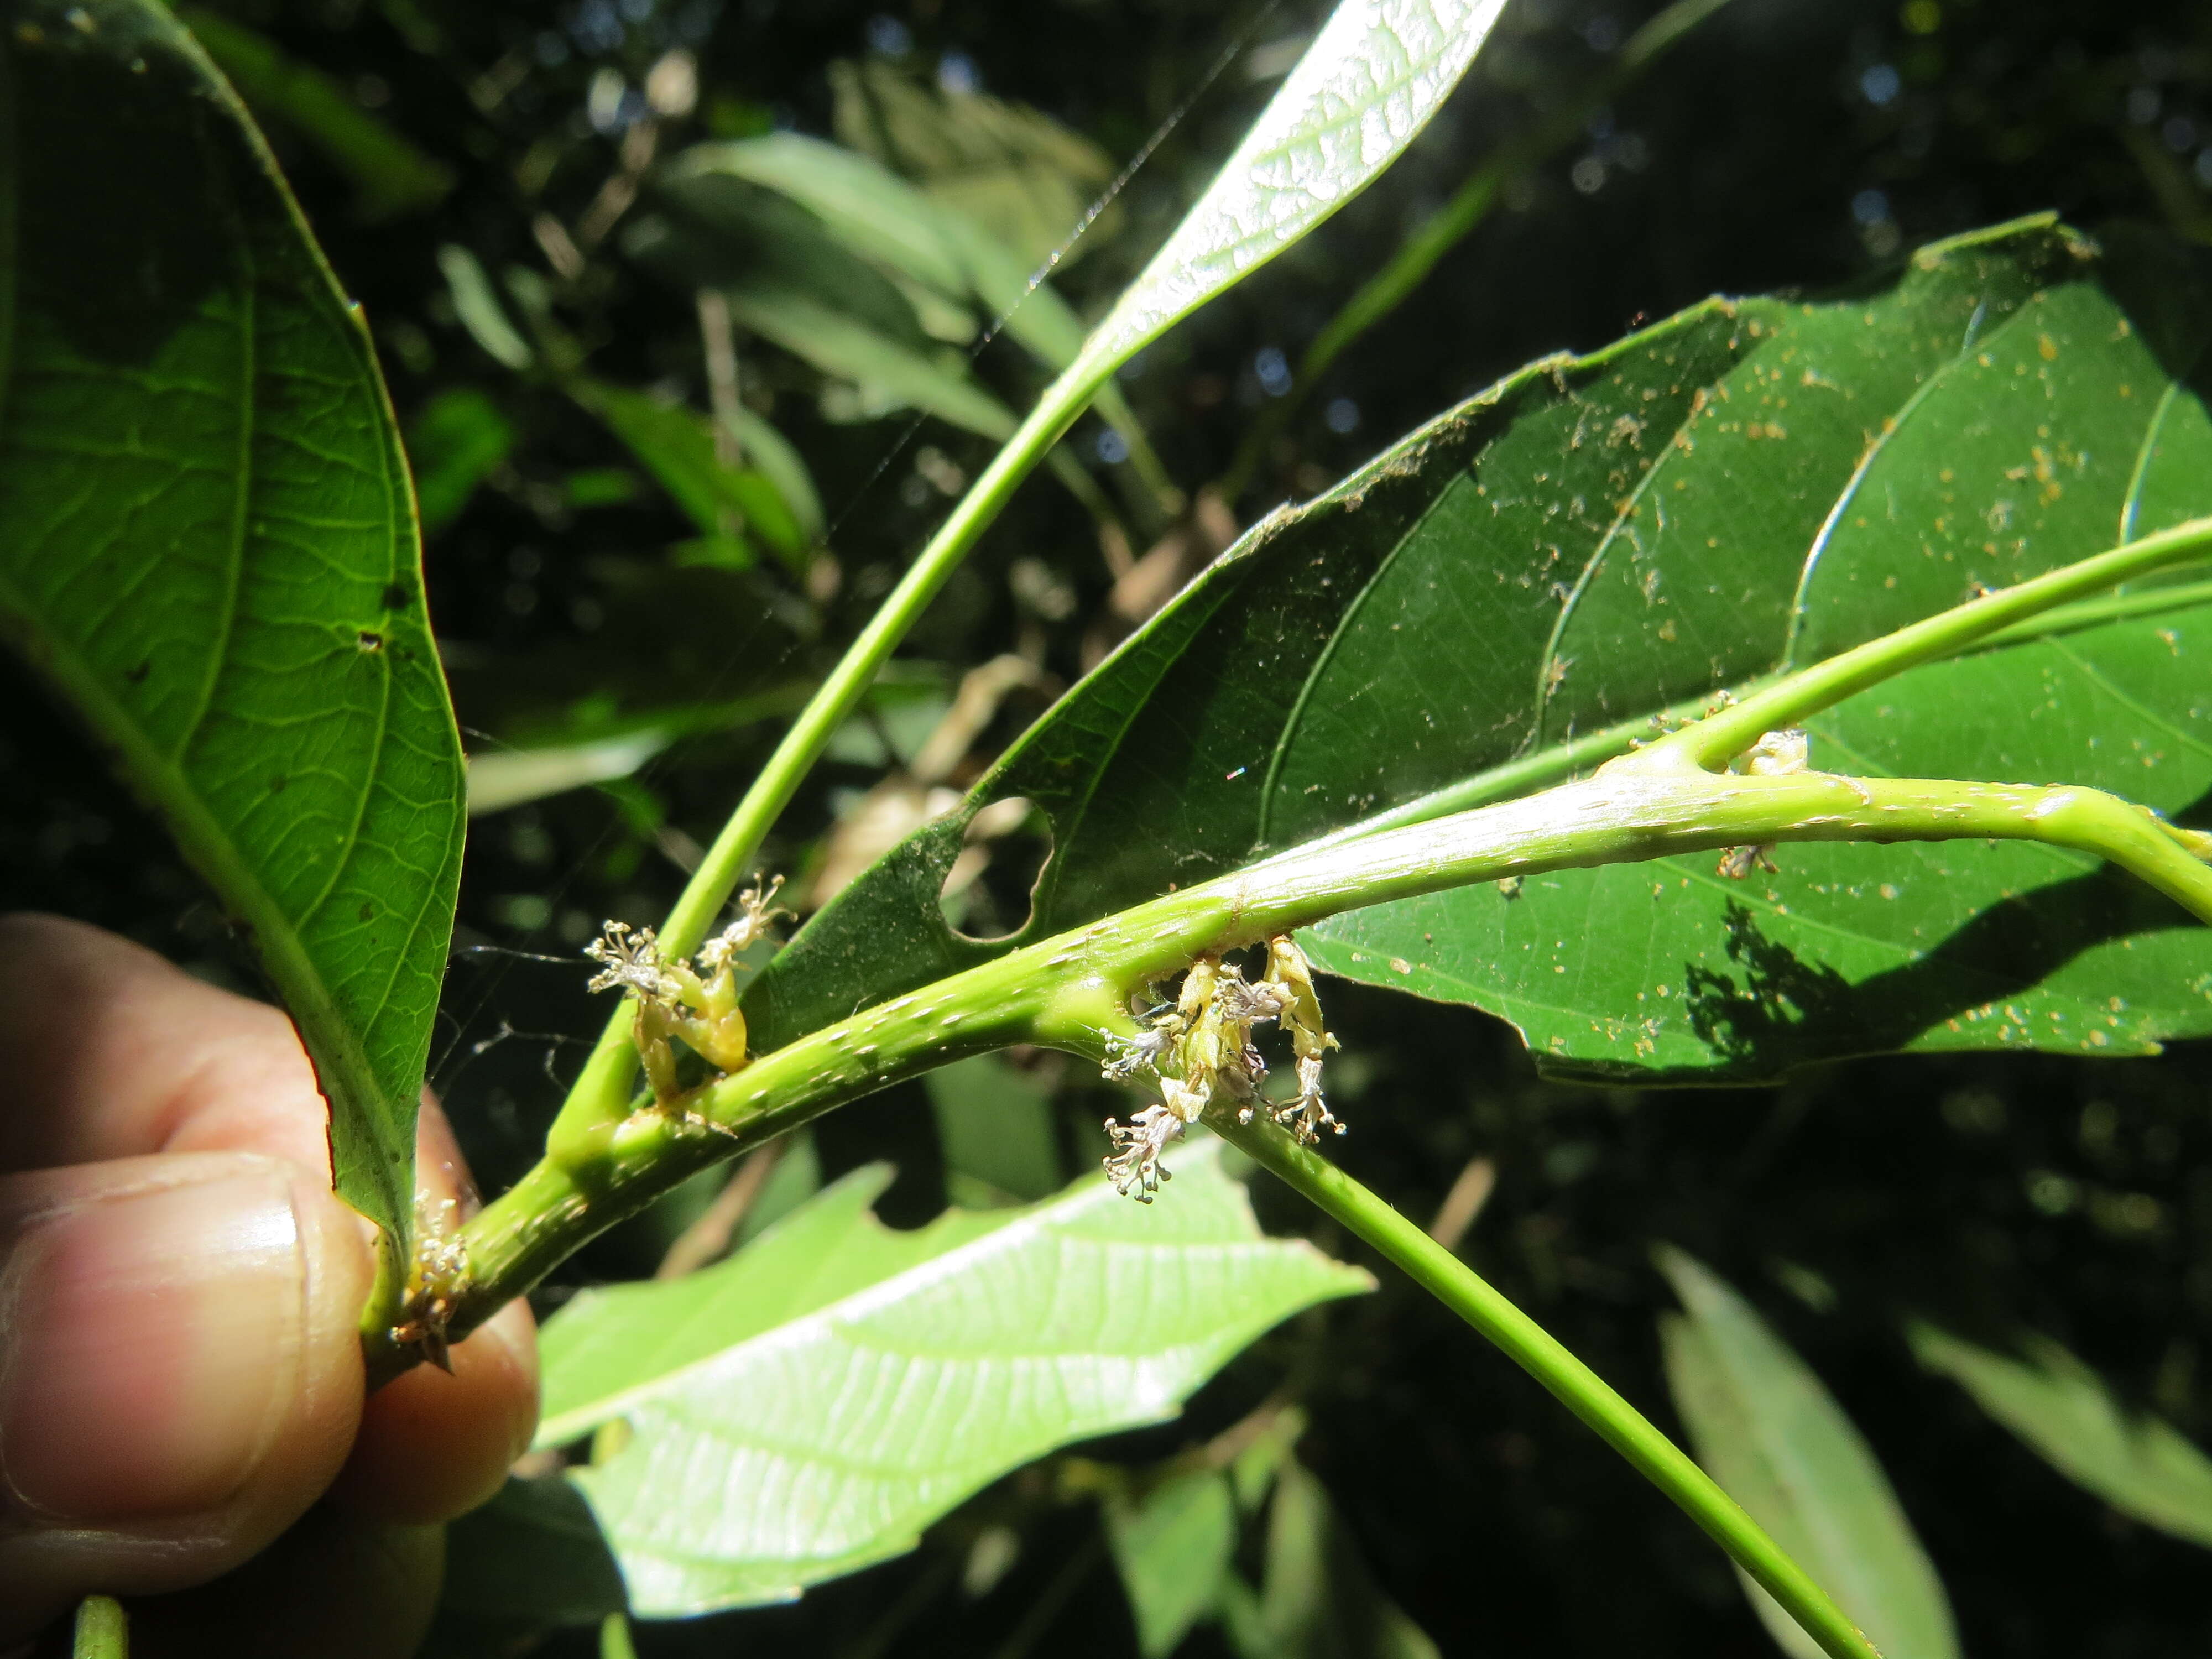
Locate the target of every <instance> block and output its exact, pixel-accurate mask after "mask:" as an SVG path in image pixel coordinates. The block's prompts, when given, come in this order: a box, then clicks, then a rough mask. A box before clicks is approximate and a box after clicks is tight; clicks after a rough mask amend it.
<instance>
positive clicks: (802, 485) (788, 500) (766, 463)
mask: <svg viewBox="0 0 2212 1659" xmlns="http://www.w3.org/2000/svg"><path fill="white" fill-rule="evenodd" d="M731 423H732V428H733V430H734V432H735V434H736V436H737V440H738V453H740V454H742V455H743V456H744V459H745V460H746V462H747V464H748V465H750V466H751V467H752V469H753V470H754V471H757V472H758V473H759V474H760V475H761V477H763V478H766V479H767V480H768V481H769V483H770V484H772V485H773V486H775V493H776V494H777V495H781V496H782V497H783V504H784V506H785V507H786V508H787V509H788V511H789V512H790V513H791V517H792V520H793V522H794V523H795V524H797V525H798V526H799V539H800V540H801V541H803V542H804V543H805V544H806V545H807V546H809V547H815V546H818V545H820V544H821V542H822V540H823V538H824V537H825V536H827V535H828V534H829V515H828V514H827V513H823V510H822V496H821V493H820V492H819V491H817V489H815V488H814V475H813V474H812V473H811V472H810V471H807V467H806V463H805V460H804V459H801V457H800V455H799V451H798V450H797V449H796V448H795V447H793V444H792V441H791V440H790V439H788V438H787V437H785V436H784V435H783V434H782V433H781V432H780V431H778V430H777V429H776V428H775V426H774V425H773V424H771V423H770V422H769V420H768V418H767V417H766V416H762V415H757V414H755V413H754V412H753V411H752V410H750V409H747V408H745V407H744V406H743V405H742V404H741V405H739V407H738V412H737V414H736V415H735V416H732V422H731Z"/></svg>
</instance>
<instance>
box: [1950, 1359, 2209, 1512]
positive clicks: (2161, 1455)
mask: <svg viewBox="0 0 2212 1659" xmlns="http://www.w3.org/2000/svg"><path fill="white" fill-rule="evenodd" d="M1907 1334H1909V1335H1910V1337H1911V1340H1912V1352H1913V1353H1914V1354H1915V1355H1916V1356H1917V1357H1918V1358H1919V1361H1920V1363H1921V1364H1923V1365H1925V1366H1926V1367H1927V1368H1928V1369H1929V1370H1931V1371H1935V1372H1936V1373H1937V1374H1938V1375H1940V1376H1948V1377H1949V1378H1950V1379H1951V1380H1952V1381H1953V1382H1954V1383H1957V1384H1958V1385H1959V1386H1960V1388H1962V1389H1966V1392H1967V1393H1968V1394H1970V1395H1972V1396H1973V1397H1974V1401H1975V1403H1976V1404H1978V1405H1979V1406H1980V1407H1981V1408H1982V1409H1983V1410H1984V1411H1985V1412H1987V1413H1989V1414H1990V1416H1991V1417H1993V1418H1995V1419H1996V1420H1997V1421H1998V1422H2000V1423H2002V1424H2003V1425H2005V1427H2007V1428H2008V1429H2010V1430H2011V1431H2013V1432H2014V1433H2015V1434H2016V1435H2018V1436H2019V1437H2021V1440H2022V1441H2023V1442H2025V1443H2027V1446H2028V1447H2029V1448H2030V1449H2033V1451H2034V1452H2035V1453H2036V1454H2037V1455H2039V1456H2040V1457H2041V1458H2042V1459H2043V1460H2044V1461H2045V1462H2047V1463H2049V1464H2050V1465H2051V1467H2052V1468H2055V1469H2057V1471H2058V1472H2059V1473H2060V1474H2063V1475H2064V1476H2065V1477H2066V1478H2067V1479H2068V1480H2071V1481H2073V1482H2074V1483H2075V1485H2076V1486H2081V1488H2083V1489H2084V1490H2085V1491H2087V1492H2094V1493H2095V1494H2096V1495H2097V1496H2098V1497H2100V1498H2103V1499H2104V1500H2105V1501H2106V1503H2107V1504H2111V1505H2112V1507H2113V1508H2114V1509H2116V1510H2119V1511H2120V1513H2121V1514H2123V1515H2127V1516H2133V1517H2134V1518H2135V1519H2136V1520H2138V1521H2141V1522H2145V1523H2146V1524H2148V1525H2149V1526H2154V1527H2156V1528H2158V1529H2159V1530H2160V1531H2161V1532H2167V1533H2171V1534H2173V1535H2174V1536H2175V1537H2176V1538H2185V1539H2187V1540H2188V1541H2190V1542H2191V1543H2192V1544H2202V1545H2203V1546H2205V1547H2207V1548H2212V1458H2208V1457H2206V1456H2205V1455H2204V1454H2203V1451H2201V1450H2199V1449H2197V1446H2196V1445H2195V1444H2194V1443H2192V1442H2191V1441H2190V1440H2189V1439H2188V1438H2187V1437H2185V1436H2184V1435H2183V1434H2182V1433H2181V1432H2180V1431H2179V1430H2177V1429H2175V1428H2174V1427H2173V1425H2171V1424H2169V1423H2167V1422H2166V1421H2164V1420H2163V1419H2160V1418H2156V1417H2151V1416H2148V1415H2142V1414H2138V1413H2134V1412H2131V1411H2130V1410H2129V1409H2128V1407H2126V1406H2125V1405H2124V1404H2123V1403H2122V1402H2121V1401H2120V1400H2119V1399H2118V1397H2117V1396H2115V1395H2114V1394H2113V1393H2112V1389H2110V1388H2109V1387H2107V1386H2106V1383H2105V1381H2104V1379H2103V1378H2102V1377H2100V1376H2098V1375H2097V1373H2096V1372H2094V1371H2093V1370H2090V1369H2089V1367H2088V1366H2087V1365H2085V1364H2082V1363H2081V1361H2080V1360H2079V1359H2077V1358H2075V1357H2074V1355H2072V1354H2071V1353H2069V1352H2067V1351H2066V1350H2065V1349H2064V1348H2062V1347H2061V1346H2058V1344H2057V1343H2056V1342H2053V1341H2051V1340H2049V1339H2048V1338H2046V1337H2034V1338H2031V1339H2029V1340H2027V1342H2026V1343H2025V1344H2024V1345H2023V1347H2022V1351H2021V1353H2020V1354H2018V1355H2017V1356H2015V1355H2012V1354H2003V1353H1995V1352H1991V1351H1990V1350H1989V1349H1987V1348H1984V1347H1978V1346H1976V1345H1974V1344H1973V1343H1971V1342H1965V1341H1961V1340H1960V1339H1959V1338H1957V1337H1955V1336H1953V1335H1951V1334H1948V1332H1945V1331H1941V1330H1938V1329H1936V1328H1935V1327H1934V1326H1932V1325H1923V1324H1915V1325H1913V1326H1912V1327H1911V1328H1910V1330H1909V1331H1908V1333H1907Z"/></svg>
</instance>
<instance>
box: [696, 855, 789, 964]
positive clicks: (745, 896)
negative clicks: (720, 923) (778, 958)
mask: <svg viewBox="0 0 2212 1659" xmlns="http://www.w3.org/2000/svg"><path fill="white" fill-rule="evenodd" d="M754 879H755V880H759V878H758V877H755V878H754ZM782 890H783V878H782V877H781V876H778V877H776V878H775V880H773V881H770V882H767V883H765V884H763V885H761V886H758V887H748V888H746V889H745V890H744V892H742V893H740V894H738V913H739V914H738V919H737V920H736V921H733V922H732V923H731V924H730V925H729V926H728V927H725V928H724V929H723V930H722V931H721V932H720V933H717V934H715V935H714V938H712V939H708V941H707V942H706V943H705V944H704V945H701V946H700V947H699V957H698V962H699V967H700V969H701V971H702V972H703V973H705V974H707V975H709V976H711V975H715V974H719V973H720V972H721V971H722V969H725V968H726V967H728V966H729V964H730V963H731V961H732V958H734V957H737V956H738V955H740V954H741V953H742V952H744V951H746V950H747V949H749V948H750V947H751V946H752V945H757V944H758V943H759V942H760V941H761V940H762V939H766V938H767V937H768V932H769V927H771V926H773V925H774V923H775V919H776V918H777V917H778V916H785V917H788V916H790V915H791V914H792V913H791V912H790V911H788V910H780V909H778V908H775V896H776V895H777V894H778V893H780V892H781V891H782Z"/></svg>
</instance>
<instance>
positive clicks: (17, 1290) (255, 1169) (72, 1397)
mask: <svg viewBox="0 0 2212 1659" xmlns="http://www.w3.org/2000/svg"><path fill="white" fill-rule="evenodd" d="M148 1162H150V1160H148ZM134 1163H135V1164H137V1172H136V1173H135V1174H134V1176H133V1177H132V1178H131V1180H130V1181H129V1182H128V1183H127V1184H125V1185H122V1186H120V1187H118V1188H116V1189H113V1190H110V1191H106V1192H102V1191H100V1190H98V1189H97V1188H93V1189H91V1190H88V1191H86V1192H83V1193H81V1194H75V1195H73V1196H72V1197H71V1199H70V1201H69V1202H68V1203H67V1204H66V1205H65V1206H61V1207H58V1208H57V1209H55V1210H54V1211H52V1212H50V1213H47V1214H45V1215H42V1216H40V1217H39V1218H36V1219H35V1220H33V1222H32V1223H31V1225H29V1226H28V1227H27V1229H26V1230H25V1231H23V1232H22V1233H21V1234H20V1235H19V1236H18V1237H17V1238H16V1240H15V1244H14V1246H13V1247H12V1249H10V1250H9V1259H8V1262H7V1265H6V1267H5V1269H4V1273H0V1322H4V1323H5V1325H6V1326H7V1327H8V1330H9V1340H8V1344H7V1358H6V1369H5V1372H4V1375H0V1475H4V1477H5V1480H6V1482H7V1485H8V1487H9V1491H10V1492H12V1494H13V1495H14V1497H15V1500H16V1502H17V1504H19V1505H20V1506H21V1508H22V1509H24V1510H29V1511H31V1512H32V1513H33V1515H35V1516H39V1517H40V1518H43V1519H44V1520H46V1521H47V1522H49V1523H62V1524H74V1525H78V1526H99V1525H108V1524H113V1523H115V1522H123V1521H127V1520H139V1519H147V1518H154V1517H159V1516H177V1515H189V1514H194V1513H197V1512H200V1511H203V1510H210V1509H213V1508H216V1506H218V1505H220V1504H222V1502H223V1501H224V1500H225V1499H226V1498H229V1497H230V1496H231V1495H232V1494H233V1493H234V1492H237V1491H238V1490H239V1488H240V1486H242V1485H243V1484H244V1483H245V1481H246V1479H247V1478H248V1477H249V1476H250V1475H252V1473H253V1471H254V1469H255V1468H256V1466H257V1465H258V1463H259V1462H260V1460H261V1458H262V1456H263V1455H264V1453H265V1452H266V1450H267V1448H268V1444H269V1442H270V1437H271V1435H272V1433H273V1431H274V1430H275V1428H276V1423H277V1419H278V1416H279V1411H278V1408H279V1407H280V1406H282V1405H283V1403H284V1402H285V1401H286V1400H287V1399H288V1397H289V1394H290V1392H291V1390H292V1389H294V1388H295V1386H296V1382H295V1379H296V1376H297V1372H298V1366H299V1359H300V1354H301V1346H302V1341H303V1338H304V1326H305V1318H306V1312H305V1302H304V1294H303V1293H304V1291H305V1287H306V1281H307V1266H306V1261H305V1256H304V1253H303V1251H302V1248H301V1236H300V1224H299V1220H298V1218H297V1216H296V1215H295V1212H294V1210H293V1205H292V1191H291V1184H292V1183H291V1173H290V1170H289V1166H287V1165H285V1164H280V1163H278V1162H276V1161H275V1160H273V1159H266V1158H252V1157H248V1156H245V1155H242V1154H222V1155H207V1156H203V1157H193V1158H177V1159H168V1160H163V1163H164V1164H165V1165H167V1167H166V1168H164V1169H163V1170H161V1172H160V1173H158V1174H155V1175H153V1176H148V1175H147V1174H146V1173H145V1165H144V1162H140V1161H137V1160H134ZM97 1167H98V1166H93V1168H94V1169H96V1168H97ZM89 1173H90V1170H88V1174H89Z"/></svg>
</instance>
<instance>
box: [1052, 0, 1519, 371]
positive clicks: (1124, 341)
mask: <svg viewBox="0 0 2212 1659" xmlns="http://www.w3.org/2000/svg"><path fill="white" fill-rule="evenodd" d="M1504 8H1505V0H1341V3H1340V4H1339V5H1338V7H1337V8H1336V9H1335V10H1334V12H1332V13H1331V14H1330V15H1329V20H1328V22H1327V23H1325V24H1323V25H1322V29H1321V32H1320V33H1318V34H1316V36H1315V37H1314V41H1313V44H1312V45H1311V46H1308V47H1307V48H1306V52H1305V56H1304V57H1303V58H1300V59H1299V60H1298V64H1297V68H1295V69H1293V70H1291V73H1290V75H1289V76H1288V77H1287V78H1286V79H1285V81H1284V82H1283V84H1282V85H1281V86H1280V87H1279V88H1277V89H1276V92H1275V95H1274V96H1273V98H1271V99H1269V100H1267V108H1266V109H1264V110H1262V111H1261V113H1260V118H1259V119H1258V120H1257V121H1255V123H1253V125H1252V128H1251V130H1250V131H1248V132H1247V133H1246V134H1245V135H1244V137H1243V142H1242V143H1239V144H1238V145H1237V149H1236V150H1235V151H1234V152H1233V153H1232V154H1231V155H1230V157H1229V160H1228V161H1226V162H1225V163H1224V164H1223V165H1222V168H1221V171H1220V173H1218V175H1216V177H1215V179H1214V180H1213V182H1212V185H1209V186H1208V187H1207V189H1206V194H1205V195H1204V196H1202V197H1200V198H1199V201H1198V204H1197V205H1196V206H1194V208H1192V209H1191V210H1190V211H1189V212H1188V214H1186V215H1185V216H1183V220H1182V223H1181V224H1179V225H1177V226H1176V229H1175V233H1174V234H1172V235H1170V237H1169V238H1168V240H1167V241H1166V243H1165V244H1164V246H1162V247H1161V249H1160V251H1159V252H1158V253H1156V254H1154V255H1153V256H1152V263H1151V264H1147V265H1146V267H1145V269H1144V271H1143V273H1142V274H1141V275H1139V276H1138V278H1137V280H1136V281H1135V282H1134V283H1131V284H1130V285H1129V287H1128V288H1127V289H1125V290H1124V291H1123V293H1122V295H1121V298H1120V299H1119V300H1118V301H1115V306H1114V309H1113V310H1112V311H1110V312H1109V313H1107V316H1106V320H1105V321H1103V323H1101V324H1100V325H1098V327H1097V330H1096V331H1094V332H1093V333H1092V335H1091V339H1090V341H1089V343H1087V344H1086V345H1085V347H1084V356H1085V357H1086V358H1089V359H1091V361H1093V362H1109V363H1111V362H1121V361H1122V360H1123V359H1124V358H1126V357H1127V356H1129V354H1130V353H1132V352H1133V351H1135V350H1136V349H1138V348H1139V347H1140V346H1142V345H1143V344H1144V343H1146V341H1148V340H1151V339H1153V338H1155V337H1158V335H1160V334H1162V333H1164V332H1165V331H1167V330H1168V329H1169V328H1170V326H1172V325H1174V324H1175V323H1176V320H1177V319H1181V318H1183V317H1187V316H1188V315H1189V314H1190V313H1192V312H1193V311H1195V310H1196V309H1197V308H1198V307H1200V306H1202V305H1204V304H1205V303H1206V301H1208V300H1210V299H1212V297H1213V296H1214V295H1217V294H1218V293H1220V292H1221V291H1222V290H1223V289H1226V288H1229V287H1231V286H1232V285H1233V284H1235V283H1238V282H1240V281H1242V280H1243V278H1244V277H1245V276H1248V275H1249V274H1250V273H1251V272H1252V271H1253V270H1255V269H1256V268H1258V267H1259V266H1260V265H1261V264H1266V263H1267V261H1268V260H1269V259H1272V258H1274V257H1275V255H1277V254H1278V253H1280V252H1282V251H1283V250H1284V249H1285V248H1286V247H1288V246H1291V244H1292V243H1293V242H1295V241H1297V240H1298V239H1299V238H1300V237H1302V236H1304V234H1306V233H1307V232H1309V231H1310V230H1311V229H1312V228H1314V227H1315V226H1316V225H1317V224H1319V223H1320V222H1322V220H1324V219H1326V218H1328V216H1329V215H1330V214H1332V213H1334V212H1335V211H1336V210H1337V209H1339V208H1340V207H1342V206H1343V205H1344V204H1346V202H1348V201H1350V200H1351V199H1352V197H1354V196H1356V195H1358V193H1359V191H1362V190H1364V189H1365V188H1366V186H1367V185H1369V184H1370V183H1371V182H1372V181H1373V180H1374V179H1375V178H1376V175H1377V174H1379V173H1381V172H1382V171H1383V168H1385V167H1389V165H1390V163H1391V162H1392V161H1395V160H1397V158H1398V156H1399V155H1400V153H1401V151H1403V150H1404V149H1405V148H1406V146H1407V144H1409V143H1413V138H1414V136H1415V135H1416V134H1418V133H1419V131H1420V130H1421V129H1422V128H1423V127H1424V126H1426V125H1428V122H1429V118H1430V117H1431V116H1433V115H1434V114H1435V113H1436V112H1437V110H1438V109H1439V108H1440V107H1442V106H1443V100H1444V99H1445V98H1446V97H1447V96H1449V94H1450V92H1451V89H1452V88H1454V87H1455V86H1457V85H1458V84H1459V78H1460V76H1462V75H1464V74H1465V73H1466V72H1467V66H1468V64H1471V63H1473V62H1474V55H1475V53H1476V52H1479V51H1480V50H1481V49H1482V43H1483V41H1484V40H1487V39H1488V38H1489V35H1490V31H1491V28H1492V26H1493V25H1495V24H1496V23H1497V21H1498V13H1500V12H1501V11H1503V10H1504Z"/></svg>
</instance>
